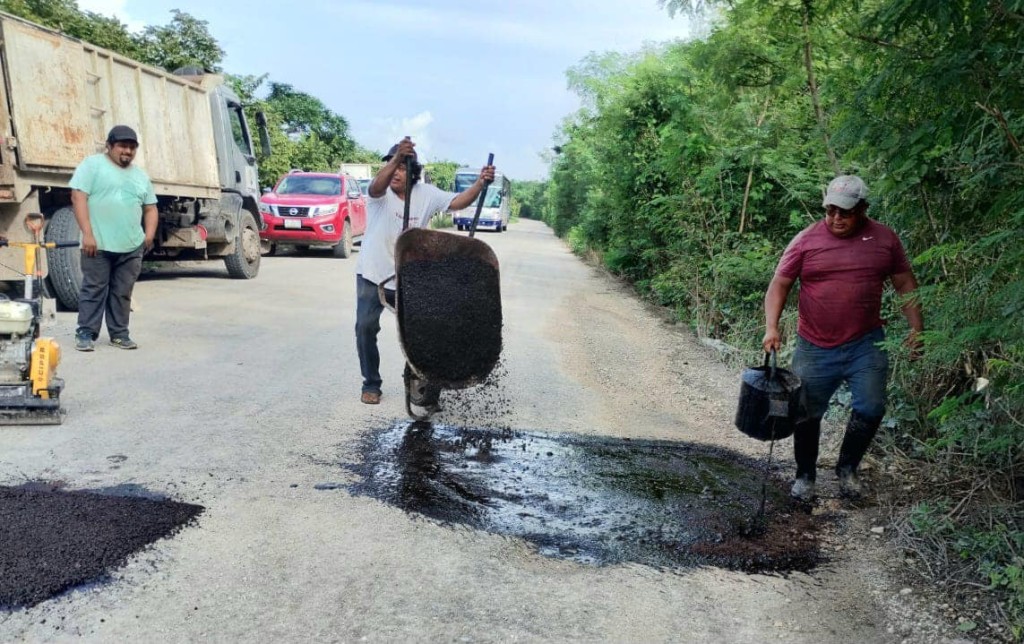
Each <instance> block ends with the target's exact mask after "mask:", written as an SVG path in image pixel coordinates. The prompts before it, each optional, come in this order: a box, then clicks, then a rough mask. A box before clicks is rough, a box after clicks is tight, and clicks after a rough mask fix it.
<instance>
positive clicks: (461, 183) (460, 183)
mask: <svg viewBox="0 0 1024 644" xmlns="http://www.w3.org/2000/svg"><path fill="white" fill-rule="evenodd" d="M478 176H480V175H479V174H466V173H459V174H457V175H455V192H462V191H463V190H466V189H467V188H469V187H470V186H472V185H473V184H474V183H475V182H476V179H477V177H478ZM503 183H504V179H502V178H501V176H500V175H499V176H496V177H495V178H494V183H492V184H491V185H489V186H488V187H487V197H486V198H484V207H486V208H500V207H501V199H502V194H501V191H502V190H501V189H502V185H503Z"/></svg>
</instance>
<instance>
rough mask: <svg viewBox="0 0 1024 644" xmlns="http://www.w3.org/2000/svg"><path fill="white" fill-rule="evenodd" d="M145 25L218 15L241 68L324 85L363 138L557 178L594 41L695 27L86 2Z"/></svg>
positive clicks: (453, 3)
mask: <svg viewBox="0 0 1024 644" xmlns="http://www.w3.org/2000/svg"><path fill="white" fill-rule="evenodd" d="M78 6H79V7H80V8H82V9H86V10H89V11H94V12H96V13H100V14H103V15H108V16H115V17H117V18H119V19H120V20H121V21H122V22H124V23H126V24H127V25H128V26H129V28H131V29H133V30H135V29H140V28H142V27H144V26H145V25H163V24H167V23H168V22H169V21H170V20H171V17H172V16H171V10H172V9H180V10H182V11H185V12H187V13H189V14H191V15H193V16H195V17H196V18H199V19H200V20H205V21H206V22H207V23H208V25H207V26H208V28H209V30H210V33H211V34H213V36H214V37H215V38H216V39H217V41H218V42H219V43H220V45H221V48H222V49H224V50H225V52H226V54H227V55H226V57H225V59H224V61H223V63H222V66H223V68H224V70H225V71H227V72H230V73H232V74H253V75H262V74H268V75H269V80H272V81H275V82H279V83H288V84H290V85H292V86H293V87H295V88H296V89H297V90H300V91H303V92H306V93H308V94H311V95H313V96H316V97H317V98H319V99H320V100H322V101H323V102H324V104H325V105H327V107H328V108H330V109H331V110H333V111H334V112H336V113H338V114H340V115H342V116H343V117H345V119H346V120H347V121H348V123H349V127H350V132H351V134H352V136H353V138H355V140H356V141H357V142H358V143H359V144H360V145H362V146H364V147H367V148H369V149H371V150H386V149H387V148H389V147H390V146H391V144H393V143H395V142H396V141H398V140H399V139H401V138H402V137H403V136H406V135H408V136H411V137H412V138H413V141H415V142H416V144H417V146H416V150H417V152H418V153H419V155H420V158H421V159H425V160H426V161H456V162H458V163H463V164H468V165H471V166H480V165H483V164H484V162H485V161H486V160H487V154H488V153H489V152H493V153H494V155H495V165H497V166H498V167H499V169H500V170H502V171H504V172H505V173H506V174H507V175H508V176H509V177H511V178H512V179H514V180H515V179H519V180H527V179H543V178H545V177H546V175H547V172H548V166H547V163H546V162H545V160H544V158H543V156H542V155H543V154H544V153H545V152H548V151H549V150H550V148H551V146H552V145H553V136H554V134H555V132H556V130H557V129H558V127H559V125H560V124H561V122H562V120H563V119H564V118H565V117H566V116H568V115H570V114H572V113H574V112H575V111H576V110H577V109H578V108H579V101H578V99H577V97H576V96H575V95H574V94H573V93H572V92H571V91H570V90H569V89H568V88H567V86H566V75H565V74H566V71H567V70H568V69H569V68H570V67H572V66H574V65H576V64H578V63H579V62H580V61H581V60H582V59H583V58H584V57H585V56H587V55H588V54H589V53H591V52H605V51H618V52H633V51H637V50H639V49H642V48H643V47H644V46H645V45H651V44H657V43H662V42H665V41H670V40H675V39H681V38H686V37H688V35H689V26H688V23H687V21H686V18H685V17H682V16H677V17H675V18H671V17H670V16H669V15H668V12H667V11H665V10H664V9H661V8H660V7H659V6H658V3H657V0H511V1H508V2H500V1H493V0H492V1H488V0H483V1H482V2H469V1H468V0H334V1H331V0H292V1H291V2H281V1H277V2H267V1H266V0H264V1H263V2H252V1H251V0H249V1H245V2H243V1H242V0H217V1H216V2H214V1H211V0H171V1H166V0H78Z"/></svg>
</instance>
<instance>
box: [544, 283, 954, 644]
mask: <svg viewBox="0 0 1024 644" xmlns="http://www.w3.org/2000/svg"><path fill="white" fill-rule="evenodd" d="M591 271H592V274H591V277H590V280H589V284H590V285H591V287H592V288H589V289H587V290H586V291H585V292H581V293H577V294H575V295H574V296H573V300H572V305H571V306H569V305H568V304H567V305H566V306H564V307H562V309H561V310H562V314H561V315H560V316H559V317H558V319H556V320H553V321H552V322H551V323H550V324H549V332H550V333H551V336H552V337H553V338H555V339H556V340H557V341H558V342H559V345H560V346H561V347H562V348H563V349H562V351H561V355H560V358H561V360H562V368H563V370H564V372H566V373H567V374H572V377H573V378H575V379H576V380H578V381H580V382H581V383H583V384H584V385H585V386H587V387H588V388H590V389H593V390H595V391H596V392H597V395H596V399H598V400H599V401H600V405H599V409H596V410H594V412H593V413H595V414H596V415H597V416H598V418H599V420H600V421H601V422H597V423H595V424H594V425H595V426H596V427H600V426H602V425H605V424H607V425H610V426H615V427H619V428H620V431H621V433H620V435H621V436H623V437H629V438H657V439H667V440H675V441H685V442H692V443H702V444H708V445H715V446H719V447H726V448H729V449H733V450H736V451H737V452H740V453H744V454H749V455H752V456H756V457H762V458H763V457H765V456H766V455H767V451H768V450H767V444H764V443H759V442H757V441H754V440H752V439H750V438H748V437H746V436H744V435H742V434H741V433H740V432H739V431H737V430H736V429H735V428H734V426H733V415H734V414H735V409H736V407H735V406H736V402H737V396H738V394H739V382H740V381H739V371H740V370H739V369H738V368H733V367H730V366H728V365H726V364H725V363H723V362H722V360H721V359H720V357H719V356H718V354H717V353H716V352H715V351H714V350H713V349H711V348H709V347H707V346H705V345H703V344H702V343H701V342H700V341H699V340H698V339H697V338H696V337H695V336H694V335H693V334H692V333H691V332H690V331H689V330H688V329H687V328H686V327H685V326H684V325H682V324H677V323H673V322H672V321H671V318H672V315H671V312H670V311H667V310H664V309H660V308H658V307H655V306H652V305H650V304H648V303H645V302H643V301H642V300H640V299H639V298H638V297H637V296H636V294H635V292H634V291H633V290H632V288H631V287H630V286H629V285H628V284H625V283H624V282H622V281H621V280H619V279H617V278H615V277H614V276H612V275H610V274H608V273H607V272H606V271H604V270H602V269H599V268H596V267H591ZM570 338H575V340H574V341H570ZM840 432H841V428H838V427H835V428H831V431H828V432H826V436H825V438H824V440H823V443H822V462H826V463H827V462H828V460H829V459H834V452H835V451H836V450H837V449H838V440H836V439H837V437H838V435H839V433H840ZM791 444H792V443H791V442H790V441H788V440H787V441H783V442H781V443H780V444H778V445H777V446H776V448H777V449H776V450H775V456H774V459H775V463H776V465H775V466H774V467H773V473H774V474H775V475H776V476H778V477H780V478H781V479H783V480H788V478H789V476H790V472H791V470H792V467H793V465H792V459H791V455H790V453H789V451H790V450H791V449H792V447H791ZM823 483H824V486H823V487H824V488H825V489H824V490H823V491H822V494H823V499H822V500H821V501H820V502H819V504H818V505H817V506H816V507H815V509H814V513H815V514H816V515H818V516H819V517H820V518H821V519H823V521H822V525H823V526H824V527H823V528H822V534H821V535H820V538H821V547H822V550H823V553H824V556H825V563H824V564H823V565H822V566H821V567H820V568H819V569H818V570H816V571H814V572H812V573H811V575H810V577H811V580H810V586H809V587H808V585H807V584H806V583H793V584H790V585H788V587H787V592H789V593H790V597H788V598H787V600H786V601H787V603H788V604H791V605H792V606H793V611H792V612H791V613H790V614H788V615H780V616H779V621H778V623H777V624H776V626H777V627H778V628H780V629H785V630H787V631H789V632H800V631H801V630H804V632H807V631H813V630H814V628H816V627H819V626H820V621H819V620H821V619H823V617H821V615H820V614H818V616H817V617H816V616H815V614H817V613H819V611H817V610H815V611H808V610H804V609H803V608H802V607H804V608H806V605H807V604H808V603H809V599H810V598H811V597H813V598H814V600H815V601H821V600H824V601H826V602H827V603H829V604H830V605H831V607H832V610H831V617H824V619H831V620H835V621H836V622H837V625H838V624H839V623H841V624H844V625H845V627H847V628H853V629H855V630H856V631H858V632H859V633H858V632H854V633H850V632H847V633H845V634H844V635H845V636H846V637H850V636H853V637H854V638H855V639H856V637H858V636H863V638H864V639H863V641H893V642H906V643H922V644H923V643H925V642H928V643H932V642H948V643H953V642H968V641H971V640H969V639H963V638H962V637H961V636H960V634H959V633H958V632H957V630H956V628H955V624H954V623H952V622H951V621H949V620H947V619H946V608H948V606H945V607H944V606H943V600H941V599H940V598H939V597H938V596H937V593H935V592H934V591H933V590H932V589H929V588H927V587H926V586H925V585H924V584H923V583H922V582H921V581H920V580H918V579H914V578H912V577H910V576H909V575H908V574H907V573H906V570H905V568H904V567H903V565H902V555H901V554H900V553H899V552H898V550H897V549H896V548H895V547H894V546H892V545H891V544H890V542H889V541H888V536H889V532H890V531H889V530H888V529H887V528H886V526H885V519H884V513H882V512H881V511H879V510H878V509H877V508H871V507H867V508H857V507H852V506H850V505H849V504H848V503H845V502H841V501H839V500H838V499H837V498H835V496H834V492H835V491H834V490H832V489H830V487H831V485H832V482H831V481H823ZM722 583H723V584H728V583H733V580H732V577H730V576H724V575H723V576H722Z"/></svg>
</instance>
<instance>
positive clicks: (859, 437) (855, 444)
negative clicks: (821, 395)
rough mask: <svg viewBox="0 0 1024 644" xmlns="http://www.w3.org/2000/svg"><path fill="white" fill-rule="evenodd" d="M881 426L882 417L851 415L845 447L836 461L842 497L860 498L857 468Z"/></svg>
mask: <svg viewBox="0 0 1024 644" xmlns="http://www.w3.org/2000/svg"><path fill="white" fill-rule="evenodd" d="M881 424H882V417H881V416H879V417H877V418H871V417H868V416H861V415H860V414H858V413H857V412H853V413H852V414H850V420H849V422H848V423H847V424H846V434H845V435H844V436H843V445H842V447H840V448H839V458H838V459H837V460H836V476H838V477H839V494H840V495H842V496H846V497H851V498H857V497H859V496H860V494H861V486H860V479H859V478H857V466H858V465H860V461H861V459H862V458H864V454H866V453H867V451H868V447H869V446H870V445H871V441H872V439H874V437H875V434H876V433H878V427H879V426H880V425H881Z"/></svg>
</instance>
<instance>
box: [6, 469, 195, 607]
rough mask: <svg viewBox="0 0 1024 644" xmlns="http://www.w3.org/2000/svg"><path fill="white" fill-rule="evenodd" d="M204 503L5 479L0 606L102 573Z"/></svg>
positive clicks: (34, 599) (37, 598)
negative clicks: (9, 482) (10, 484)
mask: <svg viewBox="0 0 1024 644" xmlns="http://www.w3.org/2000/svg"><path fill="white" fill-rule="evenodd" d="M202 511H203V507H202V506H199V505H192V504H189V503H179V502H176V501H171V500H167V499H158V498H152V497H149V498H143V497H141V496H111V495H110V494H98V493H95V492H89V491H70V492H69V491H62V490H59V489H56V488H55V487H54V486H45V485H38V484H35V485H26V486H22V487H4V486H0V609H7V610H10V609H16V608H20V607H25V606H33V605H35V604H38V603H39V602H42V601H44V600H46V599H49V598H50V597H53V596H55V595H58V594H60V593H61V592H64V591H65V590H68V589H70V588H74V587H75V586H79V585H81V584H85V583H89V582H95V581H100V580H103V579H104V578H105V577H107V576H108V574H109V573H110V572H111V571H113V570H114V569H116V568H118V567H120V566H122V565H123V564H124V563H125V562H126V561H127V560H128V558H129V557H130V556H131V555H132V554H134V553H136V552H138V551H139V550H141V549H143V548H144V547H146V546H147V545H149V544H151V543H153V542H155V541H157V540H159V539H162V538H165V537H168V536H171V535H173V534H174V533H175V532H176V531H177V530H179V529H180V528H181V527H182V526H184V525H186V524H188V523H189V522H190V521H192V520H193V519H195V518H196V517H197V516H198V515H199V513H201V512H202Z"/></svg>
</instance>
